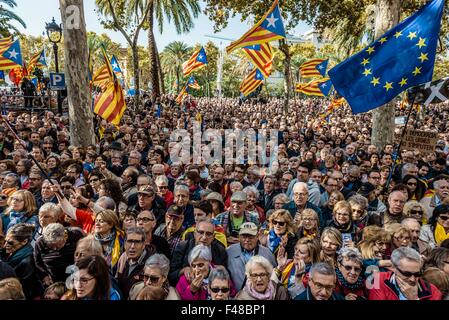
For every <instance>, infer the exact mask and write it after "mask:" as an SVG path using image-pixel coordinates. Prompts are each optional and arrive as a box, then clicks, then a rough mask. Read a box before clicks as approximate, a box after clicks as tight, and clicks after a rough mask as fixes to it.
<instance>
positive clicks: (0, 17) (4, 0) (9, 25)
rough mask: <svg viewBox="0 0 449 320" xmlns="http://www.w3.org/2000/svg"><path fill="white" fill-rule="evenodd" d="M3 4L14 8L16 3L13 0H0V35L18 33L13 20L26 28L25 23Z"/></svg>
mask: <svg viewBox="0 0 449 320" xmlns="http://www.w3.org/2000/svg"><path fill="white" fill-rule="evenodd" d="M5 5H6V6H8V7H9V8H11V9H14V8H15V7H16V6H17V3H16V1H15V0H0V35H1V36H2V37H7V36H9V35H10V34H12V33H15V34H19V30H18V29H17V27H16V26H15V25H14V24H13V22H18V23H19V24H20V25H22V27H24V28H26V24H25V22H24V21H23V20H22V19H21V18H20V17H19V16H18V15H17V14H16V13H14V12H13V11H12V10H9V9H7V8H5ZM11 31H13V32H11Z"/></svg>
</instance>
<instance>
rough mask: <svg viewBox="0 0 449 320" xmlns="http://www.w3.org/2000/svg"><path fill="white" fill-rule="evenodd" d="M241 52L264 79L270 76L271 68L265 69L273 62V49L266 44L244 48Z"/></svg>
mask: <svg viewBox="0 0 449 320" xmlns="http://www.w3.org/2000/svg"><path fill="white" fill-rule="evenodd" d="M243 52H245V54H246V56H247V57H248V59H250V60H251V61H252V62H253V64H254V67H256V68H258V69H259V70H260V71H261V72H262V74H263V76H264V77H265V78H268V77H269V76H270V73H271V67H267V65H268V64H269V63H271V62H272V61H273V49H272V47H271V45H270V44H269V43H268V42H267V43H262V44H255V45H252V46H248V47H244V48H243Z"/></svg>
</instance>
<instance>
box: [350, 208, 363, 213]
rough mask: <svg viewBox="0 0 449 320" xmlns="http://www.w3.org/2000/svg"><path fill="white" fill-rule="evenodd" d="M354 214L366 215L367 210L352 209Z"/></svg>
mask: <svg viewBox="0 0 449 320" xmlns="http://www.w3.org/2000/svg"><path fill="white" fill-rule="evenodd" d="M352 212H353V213H360V214H362V213H365V210H360V209H359V210H357V209H352Z"/></svg>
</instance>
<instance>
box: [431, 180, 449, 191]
mask: <svg viewBox="0 0 449 320" xmlns="http://www.w3.org/2000/svg"><path fill="white" fill-rule="evenodd" d="M441 181H446V182H449V181H448V180H446V179H440V180H437V181H435V182H434V183H433V188H434V189H440V187H441Z"/></svg>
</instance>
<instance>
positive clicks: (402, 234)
mask: <svg viewBox="0 0 449 320" xmlns="http://www.w3.org/2000/svg"><path fill="white" fill-rule="evenodd" d="M385 231H387V232H388V233H389V234H390V236H391V252H393V251H394V250H395V249H397V248H400V247H410V246H411V245H412V236H411V234H410V230H409V229H407V228H405V227H403V226H402V225H401V224H400V223H392V224H388V225H386V226H385Z"/></svg>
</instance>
